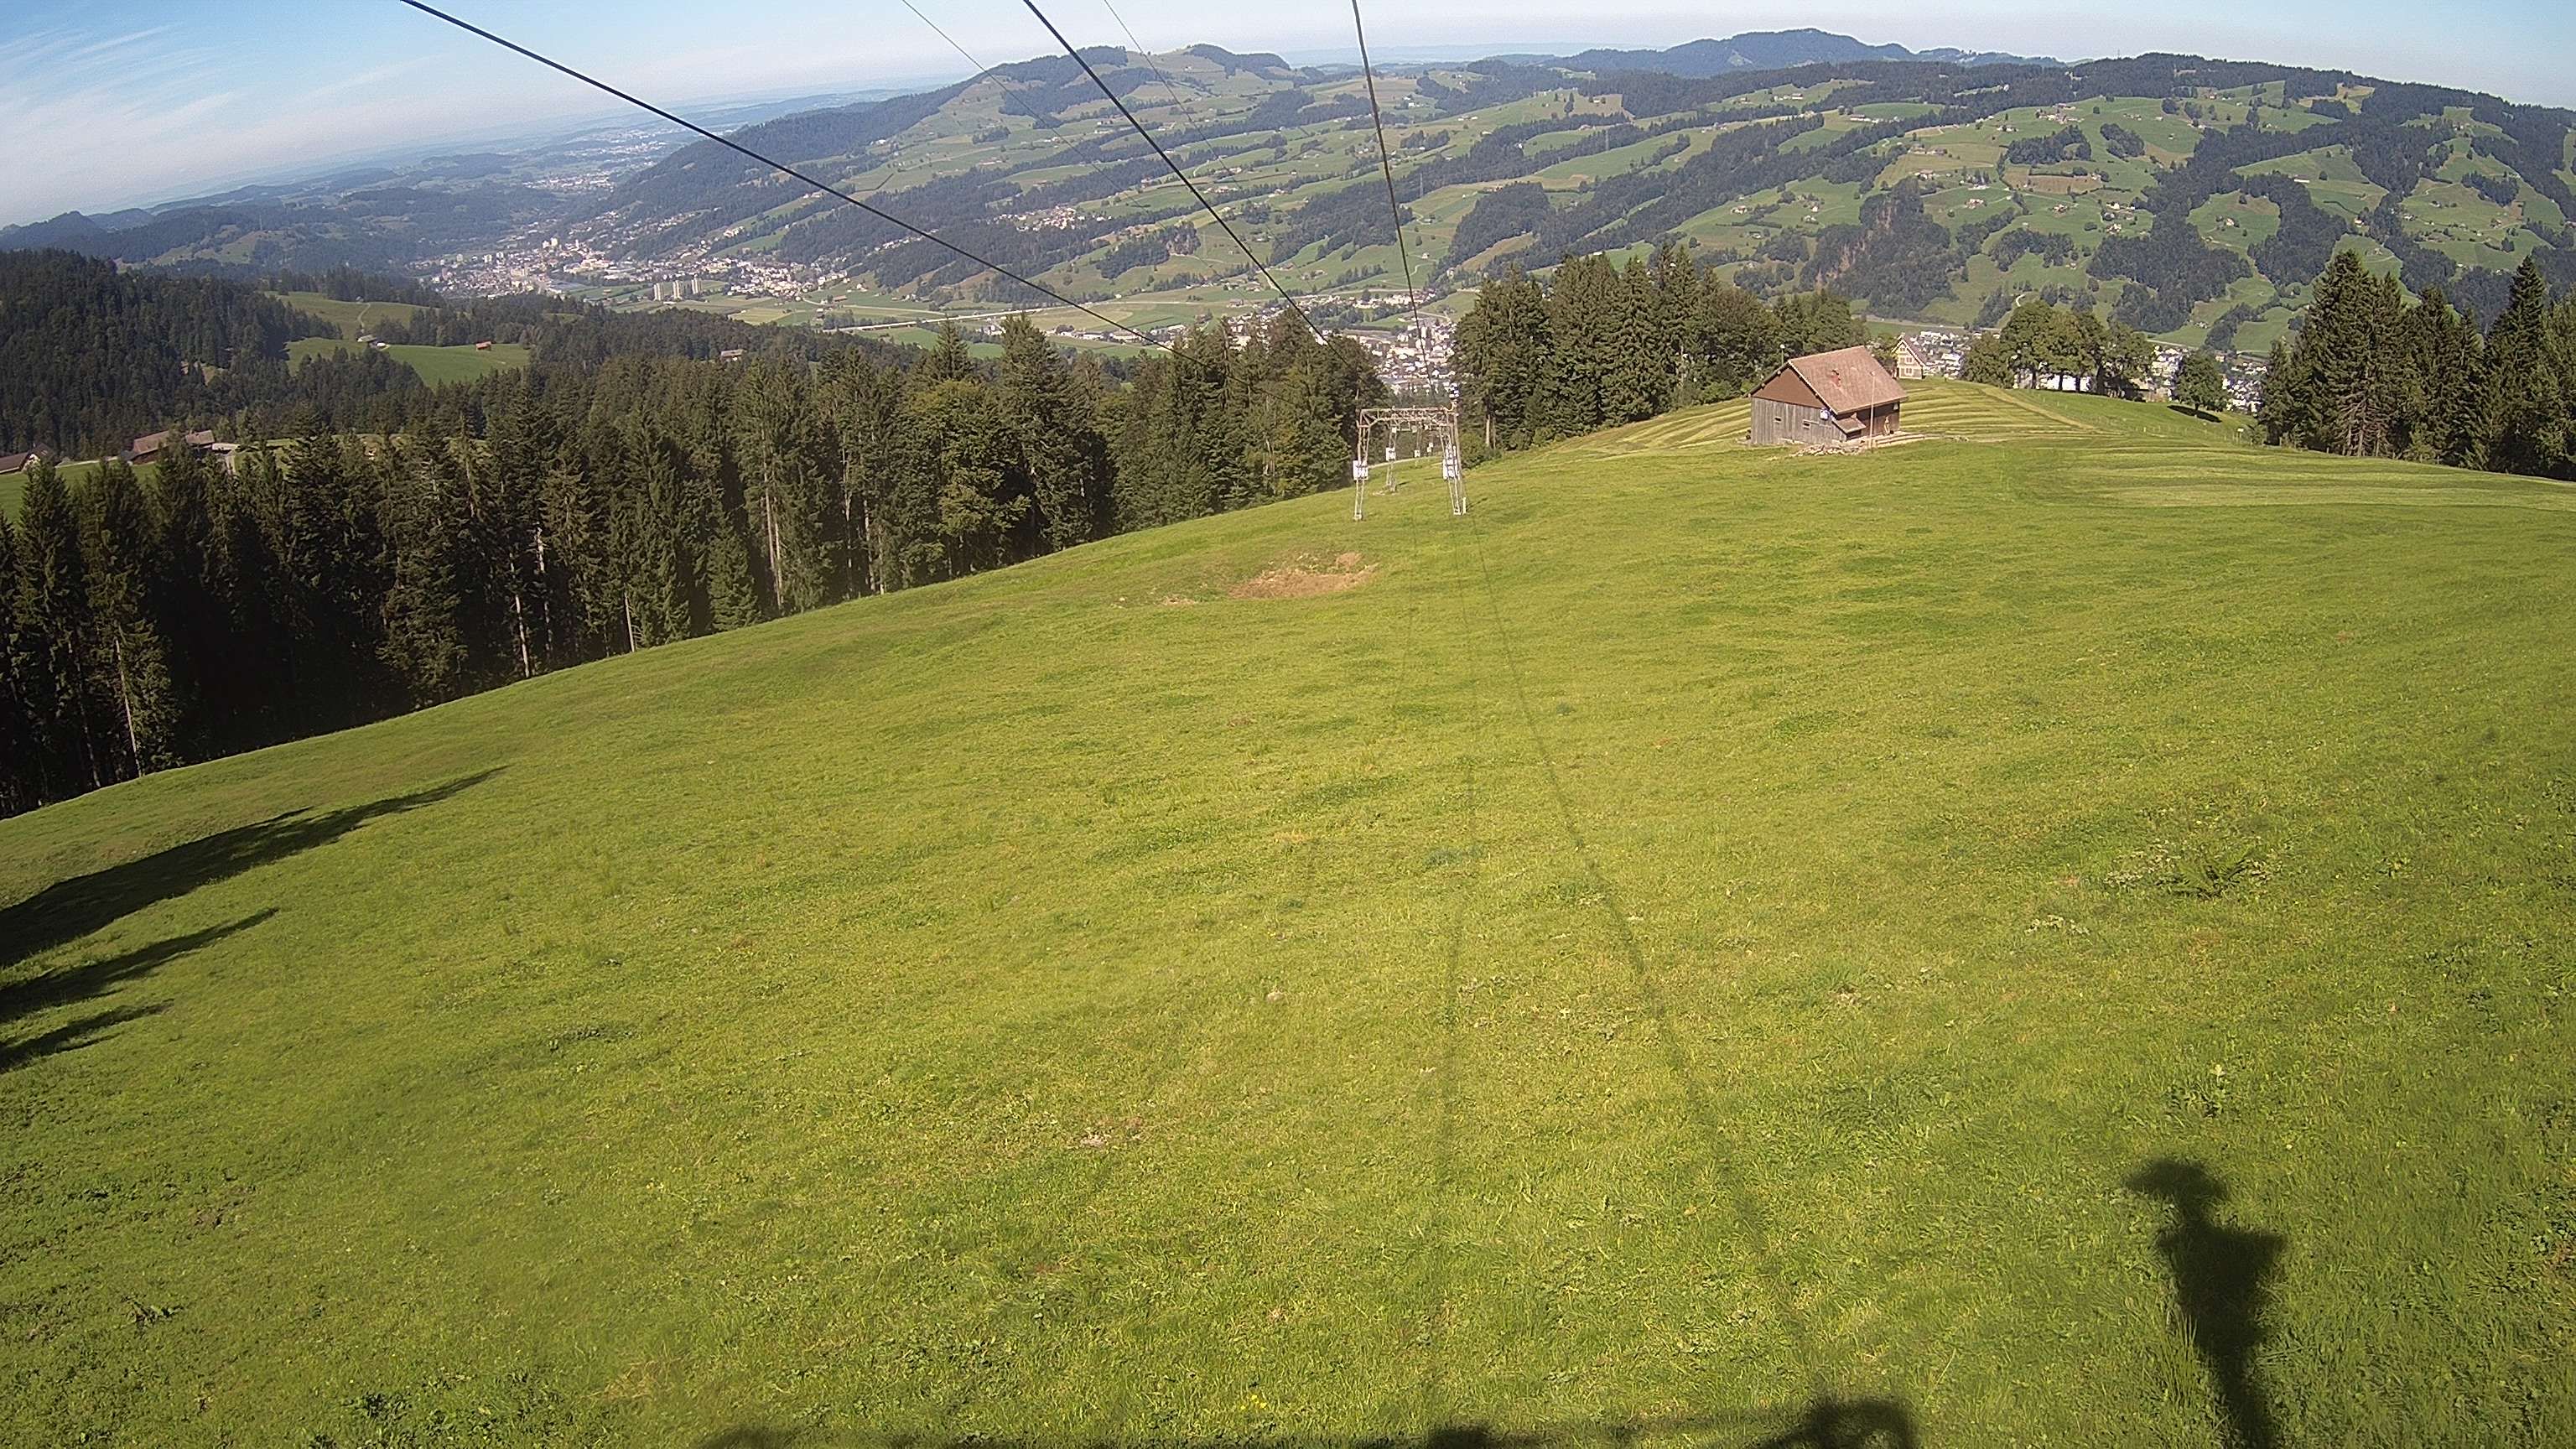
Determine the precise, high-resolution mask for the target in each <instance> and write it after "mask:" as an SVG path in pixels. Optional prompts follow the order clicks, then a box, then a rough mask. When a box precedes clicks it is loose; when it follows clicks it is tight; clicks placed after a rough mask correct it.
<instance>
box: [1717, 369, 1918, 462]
mask: <svg viewBox="0 0 2576 1449" xmlns="http://www.w3.org/2000/svg"><path fill="white" fill-rule="evenodd" d="M1904 406H1905V389H1904V388H1903V387H1902V386H1900V385H1898V383H1897V381H1896V379H1895V378H1892V377H1890V376H1888V375H1887V369H1886V368H1884V367H1881V366H1880V365H1879V362H1878V359H1877V358H1876V357H1873V356H1871V355H1870V350H1869V349H1868V348H1866V347H1846V348H1844V349H1842V350H1841V351H1839V352H1818V353H1813V354H1810V355H1808V356H1806V357H1792V358H1790V359H1789V362H1788V365H1787V366H1785V367H1782V368H1781V369H1780V370H1779V371H1778V372H1775V373H1773V374H1772V375H1771V380H1770V381H1769V382H1766V383H1764V384H1762V385H1761V386H1760V387H1757V388H1755V389H1754V390H1753V441H1754V442H1756V443H1759V444H1763V445H1765V446H1768V445H1771V444H1775V443H1777V444H1788V445H1791V446H1796V445H1800V444H1810V443H1812V444H1816V445H1819V446H1825V445H1833V444H1841V443H1857V442H1862V441H1865V440H1867V439H1870V438H1885V437H1892V436H1894V435H1895V433H1896V429H1897V414H1898V412H1899V411H1900V410H1901V409H1903V407H1904Z"/></svg>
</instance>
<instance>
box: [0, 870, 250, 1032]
mask: <svg viewBox="0 0 2576 1449" xmlns="http://www.w3.org/2000/svg"><path fill="white" fill-rule="evenodd" d="M276 914H277V910H276V908H275V907H271V908H269V909H268V910H264V911H260V912H257V913H255V914H252V915H248V916H244V917H242V918H241V919H240V920H238V921H234V922H232V923H231V924H230V925H224V926H209V927H207V928H206V929H205V930H202V931H191V932H189V933H188V934H187V935H184V936H172V937H171V938H169V939H168V940H166V941H155V942H153V943H152V944H151V945H149V946H140V947H137V948H135V949H134V950H131V951H125V952H120V953H118V954H117V955H114V956H107V957H102V958H101V959H99V960H96V961H91V962H88V963H86V964H83V965H79V966H73V967H68V968H66V969H64V970H60V971H49V972H47V973H45V974H44V975H42V976H36V977H31V978H29V979H27V980H24V981H13V982H10V983H9V984H8V985H6V986H0V1030H6V1029H7V1028H9V1027H11V1026H14V1025H16V1024H17V1023H18V1022H20V1021H22V1020H24V1019H26V1018H27V1017H30V1016H33V1015H35V1014H36V1013H38V1012H40V1011H49V1010H51V1009H53V1008H55V1007H58V1006H68V1005H71V1004H72V1003H74V1002H80V1001H88V1000H91V999H93V998H96V997H100V996H105V995H107V994H108V993H109V992H111V991H114V990H116V989H117V988H118V987H120V986H123V985H124V984H125V983H127V982H129V981H134V980H137V979H140V978H142V977H145V976H149V975H151V974H152V973H153V972H155V971H158V970H160V969H161V968H162V967H164V966H167V965H169V964H170V963H171V962H173V961H176V960H178V959H179V958H180V957H182V956H186V955H188V954H190V953H191V952H195V951H199V950H202V949H204V948H205V947H208V946H211V945H213V944H214V943H216V942H217V941H221V940H223V939H225V938H226V937H230V936H237V935H240V934H241V933H242V932H244V931H247V930H249V929H250V928H251V927H253V926H256V925H258V924H260V923H261V922H263V921H265V920H267V919H268V918H269V917H271V916H274V915H276ZM166 1009H167V1006H166V1004H156V1005H152V1006H142V1007H118V1008H113V1009H111V1010H107V1011H102V1012H97V1013H94V1014H92V1015H90V1016H85V1017H82V1018H81V1019H80V1020H78V1021H75V1022H72V1023H70V1024H68V1025H65V1026H58V1027H56V1028H54V1029H53V1030H52V1031H49V1032H45V1033H44V1034H42V1035H40V1036H33V1037H29V1038H28V1039H26V1040H25V1041H18V1042H10V1043H8V1044H6V1045H0V1072H9V1071H14V1070H16V1069H17V1068H19V1067H22V1066H25V1065H27V1064H28V1063H30V1062H33V1061H36V1060H37V1059H39V1058H42V1057H49V1056H52V1055H54V1054H55V1053H57V1052H67V1051H73V1050H76V1049H78V1048H80V1047H85V1046H88V1045H90V1044H91V1043H92V1042H95V1041H97V1040H98V1039H99V1038H100V1037H101V1036H103V1035H104V1034H105V1033H106V1032H107V1031H108V1030H109V1029H111V1028H113V1027H118V1026H122V1025H124V1024H125V1023H126V1022H129V1021H135V1020H138V1019H140V1018H142V1017H146V1016H155V1015H158V1014H160V1013H161V1012H162V1011H164V1010H166Z"/></svg>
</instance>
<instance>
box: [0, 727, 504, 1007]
mask: <svg viewBox="0 0 2576 1449" xmlns="http://www.w3.org/2000/svg"><path fill="white" fill-rule="evenodd" d="M499 773H501V771H500V769H499V768H494V769H489V770H483V771H480V772H478V773H475V774H471V775H466V776H463V777H461V778H458V779H454V780H450V781H448V782H447V783H446V784H444V785H436V786H432V787H431V788H429V789H426V790H418V791H414V792H413V793H411V794H409V795H395V796H392V797H389V798H387V799H383V800H378V801H375V802H373V803H371V804H366V805H352V806H348V807H346V808H344V809H340V810H326V811H321V812H319V813H316V812H314V811H311V810H290V811H288V812H287V813H285V814H283V815H276V816H271V817H270V818H268V819H266V820H262V821H260V822H258V823H257V824H254V825H243V826H238V827H236V828H234V829H231V830H226V831H221V832H218V833H216V834H213V835H208V836H204V837H202V838H200V839H197V840H192V841H189V842H188V843H187V844H185V845H174V846H172V847H170V848H169V849H168V850H163V851H158V852H155V853H154V854H151V855H147V856H145V857H143V858H142V859H141V860H130V861H127V862H126V863H124V864H123V865H112V866H109V867H108V868H107V869H105V870H98V871H92V872H90V873H89V874H88V875H83V876H75V877H73V878H72V879H70V880H66V881H57V882H55V883H54V884H52V885H49V886H47V887H45V888H44V889H43V890H41V891H38V892H37V893H36V894H34V895H32V896H29V897H27V898H26V899H25V900H23V901H20V902H18V903H17V904H16V905H14V906H10V907H9V908H8V909H6V910H0V968H6V967H10V966H15V965H17V964H18V963H19V962H21V961H24V960H27V959H28V958H29V957H32V956H36V955H39V954H41V953H43V952H46V951H50V950H52V949H53V948H54V947H56V946H60V945H64V944H67V943H69V942H72V941H77V940H79V939H80V938H81V937H83V936H86V935H88V934H90V933H91V932H93V931H97V930H100V929H103V928H105V927H107V926H112V925H114V924H115V923H117V922H118V921H121V920H123V919H125V918H126V917H127V916H130V915H132V914H134V913H135V912H136V911H139V910H142V909H143V908H145V907H146V906H153V905H158V904H160V903H161V902H163V901H167V900H175V899H177V898H178V897H180V896H184V895H186V894H188V893H189V892H190V891H193V890H195V889H197V888H198V887H199V886H207V885H213V884H214V883H216V882H217V881H222V880H229V879H231V878H232V877H234V876H237V875H240V874H241V873H243V872H244V871H249V870H256V869H258V868H259V867H261V866H263V865H269V864H272V863H274V862H277V861H281V860H284V859H286V858H287V857H289V856H292V855H298V854H301V853H302V852H304V851H307V850H311V849H313V848H314V847H315V846H319V845H328V844H330V843H331V842H332V841H334V840H337V839H339V838H340V837H341V836H343V835H346V834H348V833H349V832H350V831H352V830H355V829H357V828H358V827H359V826H361V825H364V824H366V823H367V822H368V821H370V820H376V819H380V818H382V817H384V816H387V815H400V814H403V813H404V812H406V811H411V810H419V809H422V808H424V807H426V806H430V805H436V804H439V803H440V802H442V801H445V800H450V799H453V798H455V797H456V796H458V795H461V794H463V793H464V792H466V791H467V790H470V789H473V788H474V787H475V786H477V785H480V784H482V783H483V782H484V781H486V780H489V779H491V778H492V777H493V776H495V775H497V774H499Z"/></svg>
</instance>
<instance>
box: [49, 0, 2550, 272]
mask: <svg viewBox="0 0 2576 1449" xmlns="http://www.w3.org/2000/svg"><path fill="white" fill-rule="evenodd" d="M916 3H919V4H920V5H921V7H922V9H923V10H925V11H927V12H928V13H929V14H930V15H932V16H933V17H934V18H936V19H938V20H939V22H940V24H941V25H942V26H944V27H946V28H947V29H948V30H949V31H950V32H951V33H952V34H954V35H955V36H956V37H957V38H958V39H959V40H960V41H961V42H963V43H964V44H965V45H966V47H967V48H968V49H970V50H972V51H974V52H975V54H976V55H977V56H978V57H979V58H981V59H983V60H985V61H987V62H999V61H1003V60H1013V59H1024V58H1026V57H1028V56H1031V55H1035V54H1039V53H1041V52H1043V51H1044V50H1046V49H1047V48H1048V41H1047V38H1046V35H1045V33H1044V32H1043V31H1042V30H1040V29H1039V28H1038V26H1037V23H1036V22H1035V21H1034V20H1032V19H1031V18H1030V17H1029V15H1028V13H1027V11H1026V10H1025V9H1023V8H1022V7H1021V6H1020V4H1019V3H1017V0H916ZM1044 3H1046V6H1047V10H1048V13H1049V14H1051V15H1052V16H1053V17H1054V18H1055V20H1056V21H1057V23H1058V24H1060V25H1062V26H1063V27H1064V28H1065V30H1066V32H1067V33H1068V34H1070V35H1072V36H1073V37H1074V39H1075V40H1076V41H1077V42H1078V43H1082V44H1112V43H1116V42H1118V40H1119V38H1120V36H1119V31H1118V28H1117V25H1116V23H1115V22H1114V21H1113V20H1112V19H1111V18H1110V15H1109V13H1108V11H1107V10H1106V9H1105V8H1104V6H1103V4H1102V0H1044ZM443 8H447V9H450V10H453V11H455V12H456V13H458V14H460V15H462V16H464V17H465V18H467V19H469V20H473V21H475V22H476V23H478V24H482V25H485V26H487V27H488V28H490V29H493V30H497V31H499V32H501V33H503V34H506V35H510V36H512V37H513V38H516V39H519V40H522V41H524V42H525V43H527V44H529V45H532V46H534V47H536V48H537V49H540V50H545V51H548V52H550V53H555V54H558V55H560V56H561V57H562V58H563V59H565V60H566V61H568V62H570V63H573V64H576V65H580V66H583V67H585V68H589V69H592V70H595V71H596V72H598V73H600V74H602V75H603V76H605V77H607V78H608V79H611V80H613V81H616V82H618V83H620V84H624V85H626V86H627V87H628V88H629V89H632V90H635V91H637V92H639V93H641V94H644V95H647V96H650V97H653V98H656V99H661V98H664V97H668V98H672V99H674V100H683V101H686V100H705V99H709V98H715V97H734V96H746V95H755V94H787V93H793V92H801V91H814V90H846V89H857V88H863V87H868V86H873V85H880V84H886V83H889V82H906V81H921V80H929V79H946V78H954V76H955V75H957V74H960V73H962V72H963V70H964V66H963V64H962V63H961V62H959V61H958V60H957V59H956V56H955V54H954V53H953V52H951V51H950V50H949V49H948V48H947V47H946V46H945V45H944V44H942V43H941V42H940V40H939V39H938V37H936V36H934V35H933V34H931V33H930V31H929V30H928V29H927V28H926V27H924V26H923V25H922V24H921V22H920V21H918V20H915V19H914V18H913V17H912V15H911V14H910V13H908V12H907V11H906V10H905V9H904V8H903V6H902V4H901V3H900V0H837V3H822V0H717V3H713V4H709V3H704V0H700V3H691V4H682V3H679V0H628V3H623V4H619V5H614V6H607V5H596V6H594V5H571V4H565V3H559V0H542V3H541V0H447V3H446V4H445V5H444V7H443ZM1119 10H1120V12H1121V13H1123V14H1124V15H1125V17H1126V19H1127V22H1128V24H1129V25H1131V26H1132V27H1134V29H1135V31H1136V34H1137V36H1138V38H1139V39H1140V40H1141V41H1142V42H1143V43H1144V44H1146V45H1149V46H1153V47H1156V48H1158V49H1171V48H1175V47H1178V46H1182V45H1188V44H1194V43H1198V42H1202V41H1205V42H1212V43H1215V44H1219V45H1224V46H1227V47H1229V48H1232V49H1236V50H1273V51H1285V50H1311V49H1319V48H1323V47H1329V46H1338V45H1346V44H1347V43H1348V40H1349V30H1348V24H1349V21H1348V15H1347V13H1346V12H1345V11H1344V10H1342V9H1340V8H1339V7H1338V5H1337V3H1336V0H1319V3H1315V4H1310V5H1300V6H1293V7H1292V6H1281V5H1258V6H1255V5H1242V4H1214V5H1212V4H1209V3H1206V0H1124V3H1122V4H1120V6H1119ZM1369 10H1370V24H1371V26H1372V27H1373V29H1372V32H1371V37H1370V38H1371V41H1372V43H1374V44H1379V45H1388V46H1392V45H1402V44H1448V43H1478V44H1482V43H1494V44H1498V45H1501V44H1521V43H1538V42H1548V43H1559V44H1594V45H1670V44H1675V43H1677V42H1680V41H1684V40H1692V39H1697V38H1699V37H1701V36H1706V35H1728V34H1734V33H1736V32H1739V31H1746V30H1769V29H1782V28H1789V27H1794V26H1800V25H1814V26H1817V27H1820V28H1823V29H1827V30H1838V31H1842V32H1844V33H1847V34H1852V35H1857V36H1859V37H1860V38H1862V39H1863V40H1868V41H1873V42H1882V41H1890V40H1892V41H1897V42H1900V43H1902V44H1905V45H1910V46H1914V47H1917V48H1921V47H1926V46H1935V45H1956V46H1962V47H1967V48H1972V49H1980V50H2010V51H2017V52H2021V53H2024V54H2050V55H2058V56H2067V57H2086V56H2096V55H2118V54H2135V53H2137V52H2139V51H2145V50H2174V51H2188V52H2193V53H2196V54H2202V55H2218V56H2230V57H2236V58H2242V59H2256V60H2275V61H2283V62H2290V63H2295V64H2309V65H2322V66H2333V67H2344V68H2349V69H2353V70H2358V71H2362V72H2364V73H2368V74H2375V75H2382V76H2387V77H2390V78H2394V79H2401V80H2420V81H2430V82H2436V83H2441V84H2448V85H2458V86H2463V87H2467V88H2470V89H2474V90H2484V91H2492V92H2494V93H2496V94H2499V95H2503V96H2506V97H2509V98H2511V99H2514V100H2521V101H2534V102H2540V103H2544V104H2550V105H2562V106H2576V18H2571V16H2576V6H2571V5H2567V4H2564V3H2557V4H2544V3H2538V0H2512V3H2494V4H2483V5H2465V6H2448V7H2442V8H2441V9H2440V10H2438V11H2436V10H2435V9H2434V7H2429V6H2422V5H2416V4H2396V3H2385V0H2358V3H2340V4H2338V3H2332V0H2266V3H2263V4H2259V5H2257V4H2248V3H2244V0H2235V3H2219V0H2166V3H2158V4H2138V3H2129V4H2122V5H2081V4H2077V5H2058V6H2033V5H2029V4H2027V3H2022V4H2011V5H2007V4H2002V3H1994V0H1989V3H1976V4H1953V5H1943V4H1923V3H1912V4H1897V3H1856V4H1834V3H1823V4H1809V5H1788V4H1773V3H1759V4H1753V5H1744V6H1729V7H1724V8H1722V9H1721V8H1718V7H1711V6H1706V5H1699V6H1683V5H1676V4H1669V3H1663V4H1658V3H1631V0H1583V3H1580V4H1577V3H1573V0H1544V3H1542V0H1407V3H1403V4H1392V3H1383V0H1381V3H1380V4H1377V5H1375V6H1371V7H1369ZM0 22H5V23H0V156H6V157H7V158H9V159H8V165H7V168H6V173H5V181H0V223H7V222H17V221H27V220H32V219H35V218H38V217H44V216H50V215H53V214H54V213H56V212H59V211H63V210H68V209H71V208H75V207H77V208H79V209H82V210H88V211H99V210H106V209H112V208H115V207H118V206H125V205H132V204H137V203H151V202H155V201H160V200H166V199H170V198H174V197H178V196H184V195H188V194H191V193H196V192H204V191H209V190H214V189H219V188H221V187H223V186H227V185H232V184H236V183H239V182H242V181H246V180H251V179H256V178H259V177H262V176H269V175H275V174H278V173H279V172H281V171H284V170H293V169H300V168H302V167H305V166H309V165H316V164H324V163H328V162H331V161H335V160H344V159H349V158H354V157H358V156H365V155H370V154H376V153H380V152H383V151H385V150H387V149H389V148H392V147H397V146H408V145H427V144H432V143H440V142H446V141H451V140H454V141H471V140H474V139H476V138H478V137H485V136H490V135H493V134H497V133H500V132H504V131H507V130H511V129H517V128H522V127H525V126H527V125H529V124H530V123H535V122H545V121H554V120H564V119H572V118H577V117H582V116H588V115H591V114H595V113H597V112H598V111H599V109H600V106H599V98H598V97H596V96H595V95H593V94H591V93H588V92H585V91H583V90H582V89H581V88H579V87H578V86H575V85H574V84H573V83H572V82H570V81H568V80H565V79H563V78H562V77H559V76H556V75H553V74H552V73H550V72H546V71H542V70H539V69H538V68H536V67H535V66H533V65H531V64H529V63H527V62H525V61H522V60H519V59H517V58H516V57H513V56H510V55H508V54H506V53H504V52H501V51H498V50H495V49H492V48H490V47H488V46H485V45H483V43H482V42H479V41H475V40H472V39H471V38H469V37H466V36H464V35H461V34H459V33H457V32H455V31H452V30H449V29H448V28H447V27H445V26H442V25H439V24H437V23H436V22H435V21H432V20H430V19H429V18H427V17H425V16H422V15H419V14H416V13H415V12H413V11H410V10H408V9H406V8H404V7H403V6H401V5H399V4H397V3H395V0H228V3H224V4H220V5H209V4H206V3H204V0H189V3H180V0H81V3H66V0H0Z"/></svg>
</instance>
